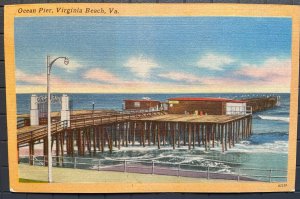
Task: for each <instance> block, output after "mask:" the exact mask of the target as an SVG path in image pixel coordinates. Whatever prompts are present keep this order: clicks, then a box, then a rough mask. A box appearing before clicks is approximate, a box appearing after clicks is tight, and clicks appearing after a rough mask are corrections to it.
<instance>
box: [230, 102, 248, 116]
mask: <svg viewBox="0 0 300 199" xmlns="http://www.w3.org/2000/svg"><path fill="white" fill-rule="evenodd" d="M226 115H246V103H236V102H235V103H234V102H228V103H226Z"/></svg>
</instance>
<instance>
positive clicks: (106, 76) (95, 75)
mask: <svg viewBox="0 0 300 199" xmlns="http://www.w3.org/2000/svg"><path fill="white" fill-rule="evenodd" d="M83 77H84V78H85V79H89V80H95V81H99V82H103V83H120V79H119V78H118V77H117V76H115V75H114V74H112V73H110V72H107V71H105V70H103V69H99V68H94V69H90V70H88V71H87V72H85V73H84V75H83Z"/></svg>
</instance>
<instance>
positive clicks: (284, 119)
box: [258, 115, 290, 122]
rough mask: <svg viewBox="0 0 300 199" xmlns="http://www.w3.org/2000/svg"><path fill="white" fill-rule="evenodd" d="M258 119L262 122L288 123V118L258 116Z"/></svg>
mask: <svg viewBox="0 0 300 199" xmlns="http://www.w3.org/2000/svg"><path fill="white" fill-rule="evenodd" d="M258 117H259V118H260V119H262V120H276V121H283V122H290V118H289V117H279V116H269V115H258Z"/></svg>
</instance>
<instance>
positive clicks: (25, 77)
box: [16, 69, 69, 86]
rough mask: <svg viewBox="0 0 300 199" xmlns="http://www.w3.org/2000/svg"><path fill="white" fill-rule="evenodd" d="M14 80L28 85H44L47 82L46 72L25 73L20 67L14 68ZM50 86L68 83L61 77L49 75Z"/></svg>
mask: <svg viewBox="0 0 300 199" xmlns="http://www.w3.org/2000/svg"><path fill="white" fill-rule="evenodd" d="M16 81H17V82H19V83H27V84H30V85H35V86H36V85H39V86H43V85H44V86H46V84H47V75H46V73H42V74H29V73H26V72H24V71H22V70H20V69H17V70H16ZM50 83H51V86H53V85H57V86H61V85H65V84H68V83H69V82H68V81H65V80H62V79H61V78H58V77H55V76H53V75H52V76H51V82H50Z"/></svg>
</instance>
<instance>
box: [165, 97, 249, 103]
mask: <svg viewBox="0 0 300 199" xmlns="http://www.w3.org/2000/svg"><path fill="white" fill-rule="evenodd" d="M168 100H169V101H210V102H235V103H245V101H242V100H233V99H228V98H212V97H175V98H170V99H168Z"/></svg>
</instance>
